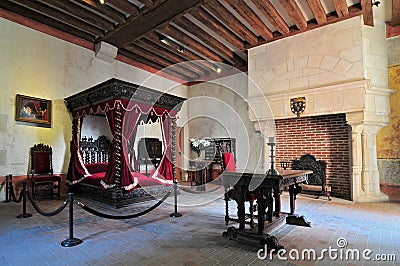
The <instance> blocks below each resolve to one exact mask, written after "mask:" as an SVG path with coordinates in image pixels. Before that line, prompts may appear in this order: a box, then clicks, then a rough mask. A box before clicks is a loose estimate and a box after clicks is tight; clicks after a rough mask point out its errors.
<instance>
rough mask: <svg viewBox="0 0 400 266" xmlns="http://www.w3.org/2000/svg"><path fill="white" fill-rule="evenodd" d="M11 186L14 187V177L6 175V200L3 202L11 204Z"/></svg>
mask: <svg viewBox="0 0 400 266" xmlns="http://www.w3.org/2000/svg"><path fill="white" fill-rule="evenodd" d="M10 186H12V175H6V199H5V200H3V202H11V199H10V198H11V196H10Z"/></svg>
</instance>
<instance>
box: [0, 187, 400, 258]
mask: <svg viewBox="0 0 400 266" xmlns="http://www.w3.org/2000/svg"><path fill="white" fill-rule="evenodd" d="M220 194H221V191H216V192H215V193H207V194H206V195H202V194H189V193H182V194H181V195H180V196H179V197H178V198H179V204H180V205H179V206H178V211H179V212H180V213H181V214H182V215H183V216H182V217H180V218H171V217H170V216H169V214H170V213H172V212H174V206H173V205H172V204H171V202H169V203H163V204H162V205H161V206H160V207H159V208H157V209H155V210H154V211H152V212H150V213H148V214H146V215H144V216H142V217H140V218H136V219H130V220H109V219H104V218H100V217H97V216H94V215H92V214H89V213H87V212H86V211H84V210H83V209H81V208H80V207H78V206H76V205H74V234H73V236H74V237H76V238H80V239H81V240H83V243H82V244H80V245H78V246H75V247H62V246H61V242H62V241H63V240H65V239H67V238H68V237H69V229H68V228H69V227H68V219H69V218H68V217H69V216H68V207H67V208H66V209H65V210H64V211H62V212H61V213H60V214H58V215H56V216H51V217H46V216H42V215H40V214H39V213H37V212H36V211H35V210H34V209H33V207H32V206H31V204H30V203H29V202H28V204H27V212H28V213H31V214H33V216H32V217H30V218H25V219H17V218H16V216H17V215H18V214H20V213H22V204H21V203H19V204H16V203H0V265H187V266H192V265H378V264H379V265H400V225H399V224H400V219H399V218H400V204H399V203H389V202H382V203H357V204H353V203H352V202H349V201H344V200H340V199H336V198H333V200H332V201H327V200H326V199H325V198H322V199H318V200H317V199H314V198H313V197H311V196H307V195H300V196H299V197H298V200H297V210H296V212H297V213H299V214H302V215H304V216H305V217H306V218H307V220H308V221H310V222H311V225H312V227H311V228H307V227H299V226H293V225H286V224H285V225H283V226H282V227H280V228H278V229H276V230H275V231H273V232H272V233H271V234H272V235H275V236H276V237H277V238H278V239H279V243H280V244H281V245H283V246H284V247H285V250H286V251H287V253H286V254H282V256H281V258H278V256H277V255H274V257H273V259H272V260H271V259H270V258H267V259H265V260H261V259H259V258H258V256H257V253H258V251H259V247H255V246H251V245H248V244H244V243H241V242H238V241H230V240H228V239H226V238H225V237H222V232H223V231H225V230H226V229H227V226H226V225H225V223H224V201H223V200H222V197H221V195H220ZM282 199H283V206H287V205H288V197H287V195H284V196H283V197H282ZM82 201H83V202H85V203H86V204H87V205H88V206H92V207H93V208H97V209H98V210H100V211H102V212H106V213H109V214H131V213H134V212H137V211H140V210H142V209H143V208H145V207H146V206H148V205H149V203H146V204H147V205H146V204H139V205H131V206H129V207H127V208H123V209H119V210H117V211H116V210H112V209H110V208H108V207H107V206H106V207H104V206H100V205H98V204H95V203H93V202H90V201H87V200H82ZM62 202H63V201H62V200H61V201H59V200H43V201H39V202H38V204H39V206H40V207H41V208H42V209H43V210H45V211H48V212H49V211H53V210H55V209H57V208H58V207H59V206H60V205H61V204H62ZM181 205H182V206H181ZM233 205H234V204H233V203H232V204H231V213H234V211H235V206H233ZM283 211H287V210H286V209H285V207H284V209H283ZM234 225H235V224H234V223H231V224H230V225H229V226H234ZM339 238H344V239H345V240H346V241H347V246H346V247H344V248H341V249H340V248H339V247H338V245H337V241H338V239H339ZM329 248H331V249H338V252H337V253H335V252H334V251H331V257H333V255H335V254H338V255H340V252H342V254H343V259H340V258H337V259H330V258H329V254H328V252H325V257H324V259H323V260H309V259H307V258H306V259H304V260H297V259H291V258H289V255H290V254H291V255H292V257H295V255H296V254H295V252H296V251H295V250H294V249H297V250H298V251H299V253H300V258H301V253H302V252H303V251H304V249H314V250H315V251H316V252H317V253H316V254H317V256H319V254H320V252H321V250H323V249H328V250H329ZM350 249H359V251H360V253H361V256H362V252H363V250H365V249H370V250H371V251H372V253H371V254H368V255H369V256H370V257H375V255H377V254H395V256H396V259H397V261H391V262H378V261H372V260H371V261H368V260H365V259H362V258H361V259H360V260H356V259H352V257H351V256H350V259H349V260H346V259H345V253H346V252H347V250H350ZM260 255H263V253H260ZM284 258H288V260H284Z"/></svg>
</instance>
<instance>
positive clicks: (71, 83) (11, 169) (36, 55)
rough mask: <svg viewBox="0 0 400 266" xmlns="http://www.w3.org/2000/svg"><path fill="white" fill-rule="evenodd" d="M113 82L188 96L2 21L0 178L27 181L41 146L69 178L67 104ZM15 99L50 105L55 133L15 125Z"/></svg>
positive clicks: (159, 80) (168, 83)
mask: <svg viewBox="0 0 400 266" xmlns="http://www.w3.org/2000/svg"><path fill="white" fill-rule="evenodd" d="M112 77H115V78H119V79H122V80H126V81H129V82H132V83H137V84H142V85H144V86H147V87H150V88H153V89H157V90H160V91H165V92H169V93H172V94H175V95H178V96H181V97H186V96H187V88H186V86H182V85H179V84H177V83H176V82H173V81H171V80H167V79H165V78H161V77H159V76H154V75H151V73H149V72H146V71H143V70H141V69H138V68H136V67H133V66H130V65H128V64H125V63H122V62H119V61H116V60H112V62H111V63H108V62H105V61H103V60H101V59H99V58H96V56H95V52H94V51H92V50H89V49H86V48H82V47H80V46H77V45H75V44H72V43H69V42H66V41H63V40H60V39H57V38H55V37H52V36H49V35H46V34H44V33H41V32H38V31H36V30H33V29H30V28H27V27H25V26H22V25H19V24H16V23H14V22H10V21H8V20H6V19H3V18H0V94H1V95H2V97H1V98H0V106H1V109H0V175H2V176H4V175H6V174H13V175H17V176H18V175H26V174H27V171H28V158H29V156H28V155H29V148H30V147H31V146H33V145H34V144H36V143H39V142H42V143H45V144H48V145H51V146H52V147H53V153H54V157H53V160H54V162H53V164H54V172H55V173H63V174H65V173H66V172H67V167H68V162H69V156H70V151H69V142H70V140H71V131H72V129H71V118H70V115H69V112H68V111H67V108H66V107H65V105H64V100H63V99H64V98H65V97H67V96H70V95H72V94H74V93H77V92H79V91H82V90H85V89H87V88H89V87H91V86H93V85H96V84H98V83H101V82H103V81H105V80H108V79H109V78H112ZM16 94H23V95H28V96H33V97H38V98H44V99H49V100H51V101H52V105H53V106H52V112H53V113H52V121H51V122H52V125H51V127H50V128H44V127H36V126H32V125H27V124H24V123H20V122H16V121H15V96H16ZM178 123H179V122H178ZM2 193H4V191H3V190H0V198H1V197H2ZM3 196H4V195H3Z"/></svg>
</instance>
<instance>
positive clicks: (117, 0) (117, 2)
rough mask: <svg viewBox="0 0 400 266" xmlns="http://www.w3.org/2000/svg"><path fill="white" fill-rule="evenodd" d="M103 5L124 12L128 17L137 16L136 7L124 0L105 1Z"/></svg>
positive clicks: (137, 10)
mask: <svg viewBox="0 0 400 266" xmlns="http://www.w3.org/2000/svg"><path fill="white" fill-rule="evenodd" d="M85 1H86V0H85ZM105 4H106V5H108V6H111V7H112V6H114V7H115V8H117V9H119V10H121V11H123V12H126V13H127V14H128V15H130V16H136V15H138V14H139V9H138V8H137V6H135V5H134V4H132V3H131V2H129V1H126V0H123V1H121V0H107V1H106V3H105Z"/></svg>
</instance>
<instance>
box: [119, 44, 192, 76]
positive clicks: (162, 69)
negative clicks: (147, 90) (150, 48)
mask: <svg viewBox="0 0 400 266" xmlns="http://www.w3.org/2000/svg"><path fill="white" fill-rule="evenodd" d="M120 53H121V55H123V56H125V57H127V58H134V59H133V60H134V61H136V62H139V63H142V64H143V65H146V66H149V67H151V68H153V69H154V70H158V71H159V72H158V73H155V74H160V73H164V74H168V75H170V76H173V77H176V78H179V79H181V80H183V81H188V80H189V81H190V80H191V79H190V77H188V76H185V75H183V74H182V73H178V72H176V71H174V70H173V69H170V68H166V67H165V66H162V65H159V64H157V63H154V62H153V61H150V60H148V59H146V58H144V57H141V56H140V55H137V54H135V53H133V52H131V51H129V50H126V49H124V48H122V49H121V52H120Z"/></svg>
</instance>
